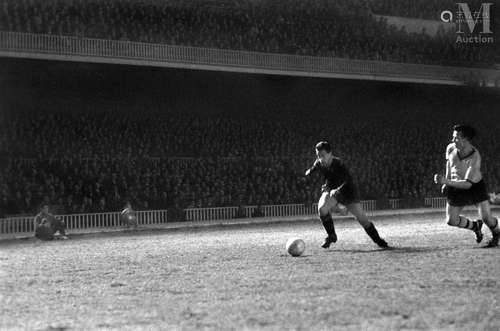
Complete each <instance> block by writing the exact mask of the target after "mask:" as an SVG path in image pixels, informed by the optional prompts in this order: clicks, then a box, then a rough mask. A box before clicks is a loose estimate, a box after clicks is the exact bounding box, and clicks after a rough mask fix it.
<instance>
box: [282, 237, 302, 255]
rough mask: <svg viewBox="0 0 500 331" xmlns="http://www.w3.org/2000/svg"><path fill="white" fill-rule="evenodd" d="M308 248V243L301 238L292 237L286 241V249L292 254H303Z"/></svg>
mask: <svg viewBox="0 0 500 331" xmlns="http://www.w3.org/2000/svg"><path fill="white" fill-rule="evenodd" d="M305 250H306V243H305V242H304V240H302V239H300V238H290V239H288V241H287V242H286V251H287V252H288V254H290V255H291V256H301V255H302V254H304V251H305Z"/></svg>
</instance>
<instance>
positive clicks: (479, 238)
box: [473, 220, 483, 244]
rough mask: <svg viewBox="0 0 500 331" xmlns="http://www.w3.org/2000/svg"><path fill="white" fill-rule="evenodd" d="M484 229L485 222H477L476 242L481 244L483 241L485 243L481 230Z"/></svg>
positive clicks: (475, 228)
mask: <svg viewBox="0 0 500 331" xmlns="http://www.w3.org/2000/svg"><path fill="white" fill-rule="evenodd" d="M482 227H483V221H482V220H477V221H476V222H475V226H474V229H473V230H474V233H475V234H476V242H477V243H478V244H479V243H480V242H481V241H483V232H482V231H481V228H482Z"/></svg>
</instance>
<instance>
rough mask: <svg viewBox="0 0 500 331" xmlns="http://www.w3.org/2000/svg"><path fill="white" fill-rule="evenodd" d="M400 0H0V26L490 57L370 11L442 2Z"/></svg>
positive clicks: (379, 55)
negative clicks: (410, 29)
mask: <svg viewBox="0 0 500 331" xmlns="http://www.w3.org/2000/svg"><path fill="white" fill-rule="evenodd" d="M407 2H408V1H392V0H335V1H329V0H322V1H317V0H286V1H285V0H281V1H271V2H269V1H258V0H240V1H224V0H218V1H204V0H197V1H187V2H186V1H178V0H168V1H159V0H148V1H140V2H139V1H119V0H113V1H96V0H93V1H87V0H65V1H59V0H2V1H1V5H2V6H1V8H0V30H3V31H19V32H30V33H43V34H55V35H67V36H78V37H87V38H101V39H113V40H125V41H127V40H129V41H139V42H147V43H164V44H171V45H185V46H197V47H210V48H220V49H236V50H249V51H259V52H276V53H289V54H298V55H312V56H327V57H328V56H335V57H346V58H355V59H370V60H382V61H396V62H410V63H428V64H444V65H473V64H474V65H478V64H480V65H486V66H488V65H492V64H493V63H494V61H495V55H496V54H497V53H496V52H495V50H496V49H497V47H496V44H493V45H488V44H487V45H471V44H460V43H456V42H455V39H456V35H455V33H454V32H453V31H451V32H450V31H444V30H443V31H441V33H439V34H438V35H437V36H436V37H431V36H429V35H427V34H425V33H423V32H422V33H407V32H406V31H405V30H404V29H398V28H395V27H394V26H391V25H388V24H387V23H386V21H385V20H384V19H379V18H375V17H374V16H373V15H372V12H373V11H375V12H377V13H382V14H383V13H388V14H396V15H405V16H407V15H408V16H413V15H419V14H421V15H423V16H425V17H427V16H429V15H430V16H432V18H434V19H436V17H434V16H435V11H436V10H443V8H441V6H442V5H441V4H440V3H441V2H442V1H439V3H438V1H437V0H427V1H423V0H422V1H421V0H419V1H409V2H410V3H412V4H413V3H414V5H410V6H409V7H405V6H404V5H403V3H407ZM417 3H418V5H417ZM474 3H475V2H474ZM428 4H429V6H428ZM446 4H447V5H448V4H449V5H450V8H451V5H452V4H451V3H450V1H446ZM454 5H455V4H454ZM443 6H444V4H443ZM455 6H456V5H455ZM444 9H446V8H444Z"/></svg>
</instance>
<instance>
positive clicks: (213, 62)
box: [0, 31, 500, 86]
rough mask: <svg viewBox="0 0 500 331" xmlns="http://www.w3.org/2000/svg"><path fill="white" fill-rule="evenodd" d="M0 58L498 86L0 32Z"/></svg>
mask: <svg viewBox="0 0 500 331" xmlns="http://www.w3.org/2000/svg"><path fill="white" fill-rule="evenodd" d="M0 56H3V57H14V58H31V59H45V60H60V61H78V62H92V63H113V64H128V65H138V66H156V67H172V68H185V69H199V70H215V71H229V72H243V73H260V74H273V75H291V76H304V77H327V78H346V79H362V80H378V81H395V82H412V83H430V84H446V85H466V84H467V83H470V82H477V83H478V84H479V83H480V85H483V86H498V85H500V70H495V69H479V68H464V67H451V66H436V65H423V64H410V63H396V62H384V61H368V60H352V59H345V58H328V57H315V56H299V55H288V54H274V53H259V52H246V51H235V50H222V49H211V48H197V47H184V46H172V45H165V44H151V43H140V42H130V41H118V40H104V39H91V38H79V37H70V36H56V35H44V34H31V33H20V32H5V31H3V32H0Z"/></svg>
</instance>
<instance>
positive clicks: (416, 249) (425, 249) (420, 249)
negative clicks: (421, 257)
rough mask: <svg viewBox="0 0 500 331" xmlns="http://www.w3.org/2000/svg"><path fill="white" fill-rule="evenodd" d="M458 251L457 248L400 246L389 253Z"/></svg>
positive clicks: (392, 248)
mask: <svg viewBox="0 0 500 331" xmlns="http://www.w3.org/2000/svg"><path fill="white" fill-rule="evenodd" d="M454 249H456V247H411V246H410V247H408V246H399V247H391V248H390V249H388V250H387V251H389V252H391V253H396V254H397V253H404V254H407V253H434V252H440V251H451V250H454Z"/></svg>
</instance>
